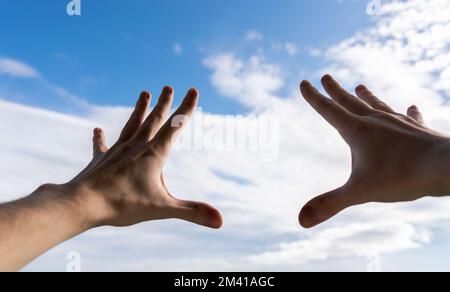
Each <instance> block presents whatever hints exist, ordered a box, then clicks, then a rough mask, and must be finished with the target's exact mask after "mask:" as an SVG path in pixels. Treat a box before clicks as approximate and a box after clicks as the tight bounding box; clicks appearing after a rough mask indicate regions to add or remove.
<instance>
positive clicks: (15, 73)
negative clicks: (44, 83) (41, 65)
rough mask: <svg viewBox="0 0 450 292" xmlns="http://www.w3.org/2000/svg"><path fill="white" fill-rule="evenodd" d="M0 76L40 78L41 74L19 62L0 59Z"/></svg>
mask: <svg viewBox="0 0 450 292" xmlns="http://www.w3.org/2000/svg"><path fill="white" fill-rule="evenodd" d="M0 75H9V76H12V77H19V78H39V76H40V74H39V72H38V71H37V70H36V69H34V68H32V67H30V66H28V65H27V64H25V63H22V62H20V61H17V60H13V59H8V58H0Z"/></svg>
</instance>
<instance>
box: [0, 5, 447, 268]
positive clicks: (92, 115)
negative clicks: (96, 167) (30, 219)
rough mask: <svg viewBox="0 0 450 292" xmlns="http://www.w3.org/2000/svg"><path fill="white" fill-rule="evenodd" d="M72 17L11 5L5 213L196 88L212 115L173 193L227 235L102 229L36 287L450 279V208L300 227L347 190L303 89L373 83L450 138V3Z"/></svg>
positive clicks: (192, 140) (166, 8) (169, 8)
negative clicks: (313, 203)
mask: <svg viewBox="0 0 450 292" xmlns="http://www.w3.org/2000/svg"><path fill="white" fill-rule="evenodd" d="M68 2H69V1H63V0H61V1H51V0H40V1H24V0H17V1H6V0H0V36H1V37H0V38H1V41H0V133H1V135H0V161H1V162H2V163H0V177H1V181H0V201H6V200H11V199H15V198H19V197H21V196H24V195H26V194H28V193H30V192H32V191H33V190H34V189H35V188H36V187H38V186H39V185H41V184H43V183H48V182H52V183H63V182H66V181H68V180H70V178H72V177H73V176H75V175H76V174H77V171H79V170H80V169H82V168H83V166H84V165H85V164H87V163H88V161H89V160H90V157H89V156H90V153H91V150H90V147H91V146H90V140H91V137H90V135H91V132H92V129H93V128H94V127H97V126H101V127H103V128H104V129H105V131H106V133H107V135H108V141H110V142H113V141H114V139H115V138H116V137H117V135H118V133H119V131H120V128H121V125H122V124H123V122H124V121H125V120H126V118H127V116H128V115H129V113H130V111H131V107H132V105H133V104H134V102H135V99H136V98H137V96H138V94H139V92H140V91H141V90H143V89H146V90H149V91H151V92H154V93H155V94H157V93H158V92H159V91H160V89H161V88H162V86H164V85H166V84H170V85H172V86H173V87H174V88H175V91H176V102H178V101H179V100H180V99H181V98H182V97H183V96H184V92H185V91H187V90H188V89H189V88H190V87H192V86H195V87H196V88H198V89H199V90H200V93H201V97H200V106H201V107H200V108H199V109H198V110H197V112H196V115H195V117H194V119H193V121H192V122H191V123H190V126H189V127H188V128H187V129H186V130H185V134H184V136H183V137H181V140H180V143H179V144H178V145H177V147H175V149H174V151H173V152H172V155H171V157H170V159H169V161H168V163H167V165H166V169H165V175H166V182H167V184H168V186H169V188H170V189H171V190H172V191H173V193H174V194H177V196H179V197H183V198H190V199H196V200H204V201H208V202H209V203H211V204H213V205H214V206H217V207H218V208H219V209H221V211H222V213H223V215H224V218H225V225H224V227H223V229H222V230H220V231H215V230H205V229H203V228H201V227H197V226H193V225H191V224H188V223H184V222H178V221H164V222H149V223H145V224H140V225H138V226H134V227H131V228H128V229H112V228H100V229H96V230H92V231H89V232H87V233H86V234H84V235H82V236H80V237H77V238H75V239H73V240H70V241H68V242H66V243H64V244H62V245H61V246H59V247H57V248H55V249H52V250H51V251H50V252H48V253H47V254H46V255H44V256H43V257H41V258H39V259H38V260H36V261H35V262H33V263H32V264H31V265H29V266H28V267H27V268H26V269H25V270H26V271H43V270H52V271H53V270H54V271H65V270H66V267H67V264H68V259H67V255H68V254H69V253H70V252H71V251H75V252H77V253H79V254H80V256H81V259H82V269H83V270H85V271H100V270H112V271H171V270H176V271H204V270H207V271H251V270H257V271H349V270H351V271H366V270H370V269H371V267H373V266H374V265H375V266H376V268H377V269H378V270H385V271H390V270H405V271H410V270H413V271H435V270H439V271H440V270H446V271H448V270H450V265H449V264H448V261H447V262H446V261H444V262H443V261H442V260H441V259H442V258H445V256H446V255H448V253H449V251H448V243H449V241H450V229H449V227H448V225H449V224H450V212H449V211H448V210H449V209H450V200H449V199H448V198H439V199H436V198H434V199H431V198H428V199H423V200H420V201H418V202H412V203H406V204H388V205H380V204H369V205H366V206H360V207H355V208H352V209H349V210H346V211H345V212H343V213H342V214H340V215H339V216H337V217H336V218H333V219H332V220H330V221H329V222H327V223H325V224H323V225H321V226H319V227H317V228H315V229H313V230H304V229H301V228H300V227H299V225H298V221H297V215H298V212H299V210H300V208H301V206H302V205H303V204H304V203H306V202H307V201H308V200H309V199H311V198H312V197H314V196H316V195H318V194H320V193H323V192H325V191H327V190H330V189H334V188H335V187H337V186H339V185H341V184H342V183H343V182H345V180H346V178H347V177H348V175H349V173H350V155H349V151H348V147H347V146H346V145H345V144H344V143H343V141H342V139H340V137H339V135H338V134H337V133H336V131H335V130H333V129H332V128H331V127H329V126H328V125H327V124H326V123H325V122H324V121H323V120H321V118H320V117H319V116H318V115H317V114H316V113H315V112H314V111H312V109H310V108H309V107H308V106H307V104H306V103H305V102H304V101H303V100H302V99H301V98H300V94H299V92H298V84H299V82H300V81H301V80H302V79H309V80H311V81H312V82H313V83H315V84H318V80H319V79H320V76H321V75H322V74H324V73H331V74H333V75H335V77H336V78H337V79H338V80H339V81H341V82H342V83H343V84H344V85H345V86H346V87H347V88H348V89H349V90H352V88H354V87H355V86H356V85H358V84H360V83H364V84H366V85H367V86H369V87H370V88H372V89H373V91H375V92H376V93H378V95H379V96H382V97H383V98H384V99H385V100H386V101H387V102H388V103H390V104H391V105H392V106H393V107H394V108H395V109H397V110H398V111H401V112H405V111H406V108H407V107H408V106H410V105H412V104H417V105H418V106H419V107H420V108H421V109H422V111H423V112H424V113H425V116H426V119H427V123H428V124H429V125H430V126H432V127H433V128H435V129H437V130H440V131H443V132H447V133H448V132H450V107H449V105H448V98H449V97H450V69H449V68H450V51H449V47H450V1H448V0H429V1H421V0H383V1H369V0H316V1H298V0H286V1H273V0H246V1H239V2H238V1H215V0H214V1H211V0H209V1H207V0H184V1H181V0H174V1H170V2H169V1H162V0H161V1H155V0H151V1H128V2H127V3H125V2H124V1H116V0H111V1H100V0H97V1H94V0H81V4H82V5H81V16H68V15H67V13H66V5H67V3H68ZM236 137H237V138H236ZM241 142H242V143H241ZM240 143H241V144H240ZM386 143H388V142H386ZM380 183H382V182H380Z"/></svg>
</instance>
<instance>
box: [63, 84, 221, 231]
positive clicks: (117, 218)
mask: <svg viewBox="0 0 450 292" xmlns="http://www.w3.org/2000/svg"><path fill="white" fill-rule="evenodd" d="M198 95H199V94H198V91H197V90H195V89H191V90H190V91H189V92H188V94H187V96H186V97H185V99H184V101H183V103H182V104H181V106H180V107H179V108H178V110H177V111H176V112H175V113H174V114H173V115H172V116H171V117H170V119H169V120H168V121H167V122H166V123H165V124H163V123H164V120H165V118H166V116H167V114H168V112H169V110H170V106H171V104H172V100H173V89H172V88H170V87H165V88H164V89H163V91H162V93H161V96H160V98H159V101H158V104H157V105H156V107H155V108H154V110H153V111H152V112H151V113H150V115H149V116H148V117H147V118H146V114H147V110H148V107H149V104H150V100H151V96H150V94H149V93H147V92H143V93H142V94H141V96H140V97H139V100H138V102H137V104H136V107H135V110H134V112H133V114H132V115H131V117H130V119H129V121H128V122H127V124H126V125H125V127H124V129H123V130H122V133H121V135H120V138H119V140H118V141H117V143H116V144H114V146H112V147H111V148H110V149H108V147H107V146H106V142H105V135H104V132H103V130H101V129H95V130H94V138H93V143H94V158H93V160H92V162H91V163H90V164H89V166H88V167H87V168H86V169H85V170H84V171H83V172H82V173H80V174H79V175H78V176H77V177H76V178H75V179H74V180H73V181H71V182H70V183H68V184H67V187H68V188H71V189H74V190H76V192H75V193H76V194H79V200H80V201H82V202H83V203H82V205H83V206H84V207H85V208H86V212H88V216H87V218H88V221H89V224H91V225H93V226H101V225H111V226H129V225H134V224H137V223H141V222H145V221H150V220H158V219H169V218H177V219H182V220H186V221H190V222H193V223H196V224H199V225H203V226H207V227H211V228H220V227H221V226H222V217H221V215H220V213H219V211H217V210H216V209H215V208H213V207H211V206H210V205H207V204H205V203H200V202H191V201H182V200H178V199H176V198H175V197H173V196H172V195H171V194H170V192H169V190H168V189H167V187H166V185H165V183H164V176H163V171H162V168H163V165H164V162H165V160H166V159H167V157H168V155H169V152H170V148H171V146H172V142H173V140H174V137H175V136H176V134H178V133H179V132H180V131H181V128H182V127H183V125H184V124H185V122H186V121H187V119H188V118H189V117H190V116H191V115H192V113H193V111H194V109H195V107H196V105H197V102H198ZM68 193H71V192H70V191H69V192H68ZM84 202H89V203H84Z"/></svg>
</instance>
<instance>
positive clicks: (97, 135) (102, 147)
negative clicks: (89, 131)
mask: <svg viewBox="0 0 450 292" xmlns="http://www.w3.org/2000/svg"><path fill="white" fill-rule="evenodd" d="M92 144H93V152H94V158H95V157H97V156H98V155H100V154H102V153H105V152H106V151H108V146H106V139H105V133H104V132H103V130H102V129H100V128H95V129H94V137H93V138H92Z"/></svg>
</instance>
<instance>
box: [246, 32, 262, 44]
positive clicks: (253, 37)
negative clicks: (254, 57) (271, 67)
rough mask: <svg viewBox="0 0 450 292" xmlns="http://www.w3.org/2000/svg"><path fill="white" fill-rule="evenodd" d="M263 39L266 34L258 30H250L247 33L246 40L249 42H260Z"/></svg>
mask: <svg viewBox="0 0 450 292" xmlns="http://www.w3.org/2000/svg"><path fill="white" fill-rule="evenodd" d="M263 39H264V36H263V35H262V33H260V32H259V31H257V30H250V31H248V32H247V33H246V34H245V40H246V41H249V42H259V41H262V40H263Z"/></svg>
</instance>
